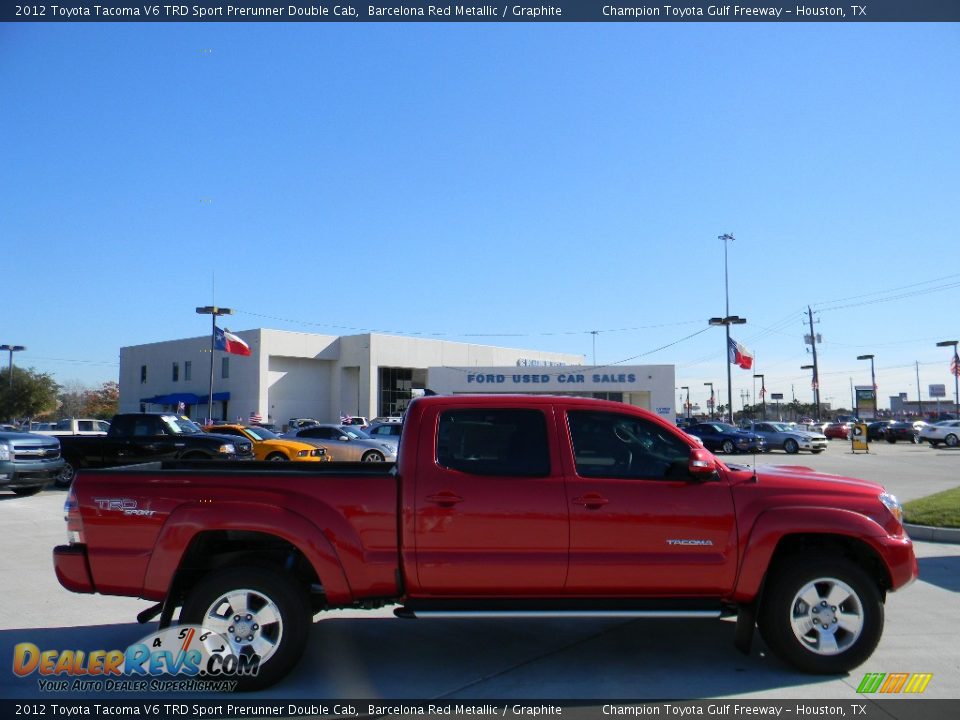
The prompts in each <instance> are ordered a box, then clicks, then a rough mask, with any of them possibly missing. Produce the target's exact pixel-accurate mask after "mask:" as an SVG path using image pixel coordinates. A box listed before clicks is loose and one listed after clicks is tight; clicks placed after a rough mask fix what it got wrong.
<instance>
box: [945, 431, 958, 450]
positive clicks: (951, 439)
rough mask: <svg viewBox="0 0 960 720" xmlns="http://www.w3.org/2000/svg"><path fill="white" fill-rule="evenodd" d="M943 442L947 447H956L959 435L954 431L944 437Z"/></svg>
mask: <svg viewBox="0 0 960 720" xmlns="http://www.w3.org/2000/svg"><path fill="white" fill-rule="evenodd" d="M943 444H944V445H946V446H947V447H950V448H954V447H956V446H957V436H956V435H954V434H953V433H950V434H949V435H947V436H946V437H945V438H944V439H943Z"/></svg>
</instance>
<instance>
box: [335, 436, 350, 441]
mask: <svg viewBox="0 0 960 720" xmlns="http://www.w3.org/2000/svg"><path fill="white" fill-rule="evenodd" d="M337 439H338V440H340V442H347V440H349V439H350V438H349V437H347V436H346V435H341V436H340V437H339V438H337Z"/></svg>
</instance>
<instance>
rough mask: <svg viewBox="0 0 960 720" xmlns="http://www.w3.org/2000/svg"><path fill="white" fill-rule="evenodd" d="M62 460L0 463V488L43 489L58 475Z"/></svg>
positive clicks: (61, 467)
mask: <svg viewBox="0 0 960 720" xmlns="http://www.w3.org/2000/svg"><path fill="white" fill-rule="evenodd" d="M62 469H63V458H57V459H56V460H41V461H37V462H16V461H12V460H9V461H8V460H4V461H2V462H0V487H3V488H11V489H12V488H31V487H43V486H44V485H46V484H47V483H48V482H50V481H51V480H53V479H54V478H56V477H57V475H59V474H60V471H61V470H62Z"/></svg>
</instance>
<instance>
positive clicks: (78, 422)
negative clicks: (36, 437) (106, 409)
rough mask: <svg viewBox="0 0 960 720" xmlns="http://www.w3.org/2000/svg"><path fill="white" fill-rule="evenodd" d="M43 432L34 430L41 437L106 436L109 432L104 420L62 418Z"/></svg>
mask: <svg viewBox="0 0 960 720" xmlns="http://www.w3.org/2000/svg"><path fill="white" fill-rule="evenodd" d="M49 424H50V425H52V427H50V428H48V429H45V430H34V431H33V432H37V433H40V434H42V435H106V434H107V433H108V432H109V431H110V423H108V422H107V421H106V420H94V419H93V418H64V419H63V420H57V422H55V423H49Z"/></svg>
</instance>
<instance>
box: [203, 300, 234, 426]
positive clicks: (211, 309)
mask: <svg viewBox="0 0 960 720" xmlns="http://www.w3.org/2000/svg"><path fill="white" fill-rule="evenodd" d="M197 314H198V315H209V316H210V388H209V392H208V393H207V413H208V417H209V419H210V421H211V422H212V421H213V356H214V355H215V354H216V353H215V352H214V351H215V350H216V344H217V318H218V317H219V316H220V315H233V310H231V309H230V308H222V307H217V306H216V305H204V306H203V307H198V308H197ZM224 420H226V418H224Z"/></svg>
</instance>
